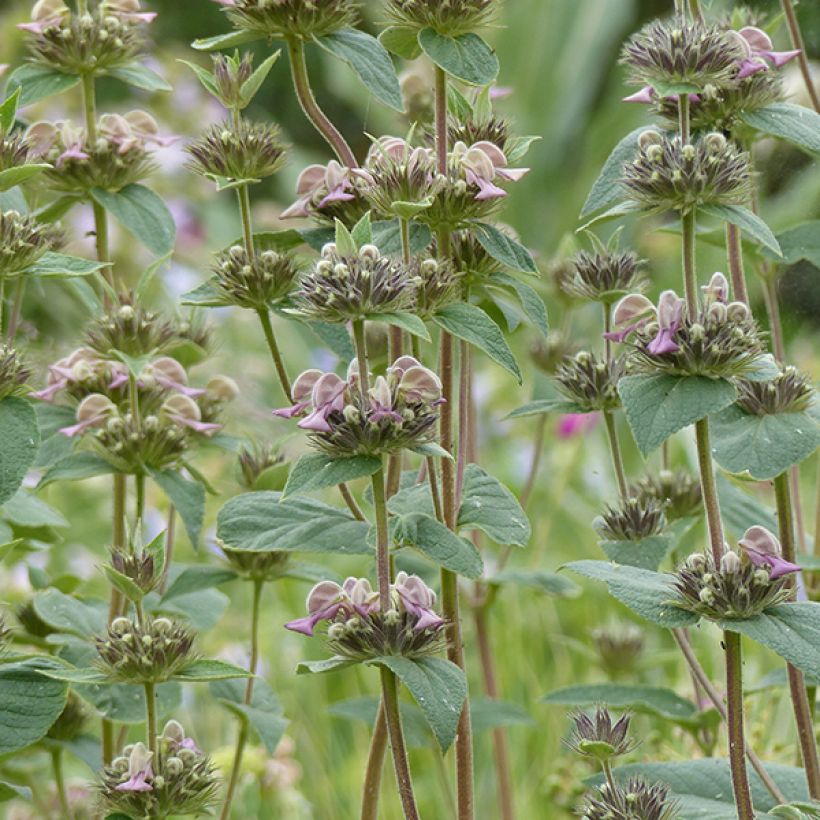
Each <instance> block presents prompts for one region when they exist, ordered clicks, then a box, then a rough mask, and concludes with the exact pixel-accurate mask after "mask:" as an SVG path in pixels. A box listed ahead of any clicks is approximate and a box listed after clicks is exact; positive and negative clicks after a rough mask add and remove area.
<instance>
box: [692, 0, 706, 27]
mask: <svg viewBox="0 0 820 820" xmlns="http://www.w3.org/2000/svg"><path fill="white" fill-rule="evenodd" d="M689 11H690V12H691V13H692V19H694V20H697V21H698V22H699V23H702V22H703V12H702V11H701V10H700V2H699V0H689Z"/></svg>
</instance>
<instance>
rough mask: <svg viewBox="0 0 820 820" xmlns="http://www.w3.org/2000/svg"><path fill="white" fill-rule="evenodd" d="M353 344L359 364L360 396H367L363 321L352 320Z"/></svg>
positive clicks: (368, 385)
mask: <svg viewBox="0 0 820 820" xmlns="http://www.w3.org/2000/svg"><path fill="white" fill-rule="evenodd" d="M353 344H354V345H355V347H356V360H357V361H358V363H359V386H360V387H361V389H362V396H367V391H368V390H369V389H370V373H368V369H367V339H366V337H365V332H364V319H354V320H353Z"/></svg>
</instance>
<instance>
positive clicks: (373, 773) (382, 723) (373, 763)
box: [361, 701, 387, 820]
mask: <svg viewBox="0 0 820 820" xmlns="http://www.w3.org/2000/svg"><path fill="white" fill-rule="evenodd" d="M386 752H387V719H386V717H385V712H384V701H379V711H378V712H377V713H376V722H375V723H374V724H373V734H372V735H371V736H370V751H369V752H368V755H367V769H366V770H365V773H364V789H363V790H362V813H361V820H378V816H379V792H380V790H381V785H382V771H383V770H384V756H385V753H386Z"/></svg>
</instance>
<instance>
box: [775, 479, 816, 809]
mask: <svg viewBox="0 0 820 820" xmlns="http://www.w3.org/2000/svg"><path fill="white" fill-rule="evenodd" d="M774 494H775V499H776V502H777V524H778V530H779V535H780V545H781V548H782V550H783V557H784V558H785V559H786V560H787V561H791V562H794V560H795V547H794V543H795V542H794V516H793V513H792V500H791V488H790V486H789V478H788V475H787V473H785V472H784V473H781V474H780V475H779V476H777V477H776V478H775V480H774ZM786 669H787V671H788V677H789V690H790V692H791V698H792V705H793V707H794V719H795V723H796V724H797V737H798V740H799V741H800V752H801V756H802V758H803V768H804V769H805V770H806V781H807V782H808V786H809V794H810V795H811V797H812V799H813V800H818V799H820V759H818V755H817V742H816V740H815V736H814V721H813V720H812V714H811V707H810V705H809V698H808V694H807V692H806V681H805V678H804V676H803V673H802V672H801V671H800V670H799V669H797V668H795V667H794V666H792V664H790V663H789V664H786Z"/></svg>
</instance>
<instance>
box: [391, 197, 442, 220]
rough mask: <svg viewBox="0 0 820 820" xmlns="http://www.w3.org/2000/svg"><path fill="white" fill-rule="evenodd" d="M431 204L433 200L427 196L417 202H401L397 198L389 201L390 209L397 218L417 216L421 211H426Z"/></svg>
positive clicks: (409, 218) (408, 218) (407, 218)
mask: <svg viewBox="0 0 820 820" xmlns="http://www.w3.org/2000/svg"><path fill="white" fill-rule="evenodd" d="M432 204H433V200H432V199H431V198H430V197H428V198H427V199H421V200H419V201H418V202H403V201H402V200H400V199H397V200H396V201H395V202H391V203H390V211H391V213H394V214H395V215H396V216H398V217H399V219H406V220H408V221H409V220H411V219H413V218H415V217H416V216H418V215H419V214H420V213H421V212H422V211H426V210H427V209H428V208H429V207H430V206H431V205H432Z"/></svg>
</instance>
